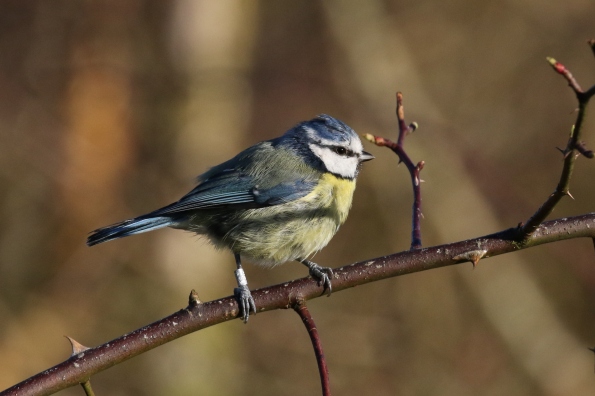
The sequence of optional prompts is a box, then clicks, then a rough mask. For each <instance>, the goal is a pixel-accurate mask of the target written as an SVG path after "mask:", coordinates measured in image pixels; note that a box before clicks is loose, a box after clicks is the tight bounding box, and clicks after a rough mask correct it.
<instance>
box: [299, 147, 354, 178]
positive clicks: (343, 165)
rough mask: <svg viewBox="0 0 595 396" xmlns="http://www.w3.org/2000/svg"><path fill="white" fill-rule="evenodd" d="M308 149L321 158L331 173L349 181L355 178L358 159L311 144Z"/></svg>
mask: <svg viewBox="0 0 595 396" xmlns="http://www.w3.org/2000/svg"><path fill="white" fill-rule="evenodd" d="M308 147H310V150H312V152H313V153H314V154H316V156H317V157H318V158H320V160H321V161H322V162H323V163H324V166H326V169H327V170H328V171H329V172H331V173H334V174H336V175H339V176H341V177H344V178H347V179H353V178H355V176H356V174H357V167H358V164H359V160H358V159H357V157H346V156H342V155H339V154H337V153H335V152H334V151H332V150H331V149H329V148H328V147H321V146H318V145H315V144H309V145H308Z"/></svg>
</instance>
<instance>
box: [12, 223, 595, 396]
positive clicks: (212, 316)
mask: <svg viewBox="0 0 595 396" xmlns="http://www.w3.org/2000/svg"><path fill="white" fill-rule="evenodd" d="M516 236H517V229H516V228H510V229H508V230H504V231H501V232H498V233H496V234H491V235H486V236H483V237H480V238H475V239H469V240H466V241H462V242H456V243H451V244H447V245H440V246H434V247H430V248H422V249H417V250H409V251H404V252H400V253H395V254H391V255H389V256H384V257H378V258H375V259H371V260H367V261H363V262H359V263H355V264H351V265H346V266H344V267H341V268H337V269H335V270H334V273H335V276H334V278H333V292H334V293H338V292H340V291H342V290H345V289H349V288H352V287H355V286H360V285H364V284H366V283H371V282H375V281H378V280H381V279H387V278H391V277H395V276H401V275H405V274H410V273H414V272H419V271H425V270H429V269H433V268H439V267H444V266H448V265H454V264H459V263H462V262H467V261H471V260H472V259H473V257H475V256H473V255H470V253H473V252H476V253H477V252H478V251H479V252H481V256H482V257H483V258H487V257H493V256H497V255H500V254H504V253H510V252H515V251H518V250H522V249H526V248H529V247H533V246H537V245H542V244H546V243H552V242H556V241H561V240H566V239H574V238H583V237H587V238H595V213H590V214H585V215H581V216H576V217H570V218H566V219H559V220H553V221H548V222H545V223H543V224H541V225H540V226H539V227H538V228H537V229H536V230H535V232H534V234H533V237H532V238H531V240H530V241H528V242H527V243H525V244H519V243H518V242H517V240H516ZM323 295H326V294H324V290H323V288H322V286H319V285H318V282H317V281H316V280H314V279H312V278H310V277H308V278H301V279H297V280H293V281H291V282H287V283H283V284H278V285H275V286H270V287H266V288H263V289H257V290H254V291H253V292H252V296H253V297H254V301H255V302H256V306H257V307H258V311H259V312H264V311H271V310H274V309H289V308H293V307H294V306H295V304H296V303H297V302H298V301H300V300H302V301H307V300H311V299H314V298H318V297H321V296H323ZM190 302H191V303H190V305H189V306H188V307H187V308H185V309H182V310H180V311H178V312H175V313H173V314H172V315H170V316H168V317H166V318H164V319H161V320H159V321H157V322H154V323H152V324H150V325H148V326H145V327H142V328H140V329H138V330H135V331H133V332H131V333H129V334H125V335H123V336H121V337H119V338H116V339H115V340H112V341H109V342H107V343H105V344H103V345H100V346H97V347H95V348H91V349H88V350H86V351H84V352H81V353H79V354H77V355H75V356H71V357H70V358H68V359H67V360H66V361H64V362H62V363H60V364H58V365H56V366H54V367H52V368H50V369H48V370H45V371H43V372H41V373H39V374H37V375H34V376H33V377H31V378H29V379H27V380H25V381H23V382H21V383H19V384H17V385H14V386H13V387H11V388H9V389H7V390H5V391H3V392H0V396H16V395H19V396H33V395H50V394H52V393H55V392H57V391H59V390H62V389H65V388H68V387H70V386H74V385H77V384H79V383H83V382H85V381H86V380H87V379H88V378H89V377H90V376H91V375H93V374H96V373H98V372H100V371H103V370H106V369H108V368H110V367H112V366H114V365H116V364H118V363H121V362H123V361H125V360H128V359H130V358H132V357H134V356H137V355H140V354H141V353H143V352H146V351H149V350H151V349H153V348H156V347H158V346H159V345H162V344H165V343H167V342H169V341H172V340H174V339H177V338H180V337H182V336H184V335H186V334H189V333H192V332H194V331H197V330H201V329H204V328H206V327H210V326H213V325H216V324H219V323H222V322H226V321H229V320H233V319H236V318H238V317H239V310H238V305H237V302H236V300H235V299H234V297H233V296H229V297H225V298H222V299H219V300H214V301H210V302H206V303H200V302H199V301H198V299H197V298H191V299H190Z"/></svg>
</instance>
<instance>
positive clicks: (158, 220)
mask: <svg viewBox="0 0 595 396" xmlns="http://www.w3.org/2000/svg"><path fill="white" fill-rule="evenodd" d="M173 224H175V221H174V220H173V219H172V218H171V217H166V216H157V217H145V216H141V217H137V218H135V219H130V220H126V221H123V222H121V223H117V224H113V225H111V226H107V227H103V228H98V229H96V230H95V231H92V232H91V235H89V237H88V238H87V246H93V245H97V244H99V243H103V242H107V241H111V240H113V239H118V238H123V237H127V236H129V235H134V234H140V233H142V232H147V231H153V230H157V229H159V228H164V227H168V226H170V225H173Z"/></svg>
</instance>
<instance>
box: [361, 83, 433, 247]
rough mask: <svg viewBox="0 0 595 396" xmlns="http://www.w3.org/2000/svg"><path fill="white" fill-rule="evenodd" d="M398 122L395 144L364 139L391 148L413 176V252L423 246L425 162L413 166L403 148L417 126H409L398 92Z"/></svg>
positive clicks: (368, 135)
mask: <svg viewBox="0 0 595 396" xmlns="http://www.w3.org/2000/svg"><path fill="white" fill-rule="evenodd" d="M396 113H397V120H398V122H399V137H398V139H397V142H396V143H395V142H393V141H391V140H389V139H385V138H383V137H379V136H374V135H372V134H369V133H367V134H365V135H364V137H365V138H366V140H368V141H369V142H372V143H374V144H375V145H377V146H380V147H383V146H384V147H388V148H390V149H391V150H392V151H393V152H394V153H395V154H397V155H398V156H399V163H401V162H402V163H404V164H405V166H406V167H407V170H408V171H409V174H410V175H411V184H412V185H413V219H412V222H411V228H412V230H411V250H415V249H420V248H421V246H422V244H421V218H422V217H423V214H422V212H421V182H422V181H423V180H421V179H420V178H419V173H420V172H421V170H422V169H423V168H424V165H425V162H424V161H420V162H418V163H417V165H414V164H413V161H411V158H409V156H408V155H407V153H406V152H405V149H404V148H403V143H404V141H405V137H406V136H407V135H409V134H410V133H413V132H415V130H416V129H417V124H416V123H412V124H410V125H407V123H406V122H405V111H404V109H403V94H402V93H401V92H397V108H396Z"/></svg>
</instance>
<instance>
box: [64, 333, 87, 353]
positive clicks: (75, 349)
mask: <svg viewBox="0 0 595 396" xmlns="http://www.w3.org/2000/svg"><path fill="white" fill-rule="evenodd" d="M64 337H66V338H68V341H70V345H71V346H72V354H71V355H70V356H75V355H78V354H79V353H82V352H85V351H86V350H88V349H89V347H86V346H84V345H83V344H81V343H80V342H78V341H77V340H75V339H74V338H71V337H68V336H64Z"/></svg>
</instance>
